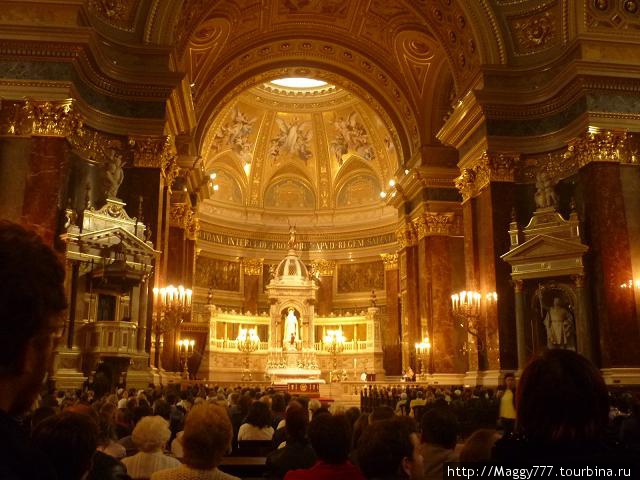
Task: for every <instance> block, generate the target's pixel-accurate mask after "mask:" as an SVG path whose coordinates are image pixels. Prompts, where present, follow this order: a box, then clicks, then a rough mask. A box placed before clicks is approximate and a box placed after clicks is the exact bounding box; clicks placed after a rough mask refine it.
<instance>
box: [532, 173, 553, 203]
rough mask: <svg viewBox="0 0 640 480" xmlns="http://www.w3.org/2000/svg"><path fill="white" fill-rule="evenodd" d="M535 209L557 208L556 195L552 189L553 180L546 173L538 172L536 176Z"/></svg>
mask: <svg viewBox="0 0 640 480" xmlns="http://www.w3.org/2000/svg"><path fill="white" fill-rule="evenodd" d="M535 200H536V207H538V208H557V207H558V195H557V194H556V192H555V189H554V182H553V179H552V178H551V177H550V176H549V174H548V173H546V172H539V173H538V175H536V194H535Z"/></svg>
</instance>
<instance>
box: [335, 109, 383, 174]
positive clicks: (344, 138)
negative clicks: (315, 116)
mask: <svg viewBox="0 0 640 480" xmlns="http://www.w3.org/2000/svg"><path fill="white" fill-rule="evenodd" d="M333 126H334V128H335V129H336V132H337V134H336V136H335V138H334V139H333V140H332V141H331V149H332V150H333V153H334V155H335V157H336V160H337V161H338V165H342V162H343V161H344V159H343V158H342V157H343V155H345V154H346V153H348V152H349V151H353V152H355V153H357V154H358V155H359V156H360V157H362V158H364V159H365V160H373V159H374V158H375V150H374V149H373V147H372V146H371V144H370V143H369V135H368V134H367V131H366V130H365V128H364V126H363V125H362V123H360V122H359V121H358V114H357V113H356V112H352V113H350V114H349V116H348V117H344V116H340V117H335V118H334V120H333Z"/></svg>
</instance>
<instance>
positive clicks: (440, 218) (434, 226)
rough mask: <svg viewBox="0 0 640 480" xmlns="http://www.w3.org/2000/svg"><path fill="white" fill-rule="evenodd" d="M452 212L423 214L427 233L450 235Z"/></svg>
mask: <svg viewBox="0 0 640 480" xmlns="http://www.w3.org/2000/svg"><path fill="white" fill-rule="evenodd" d="M453 218H454V214H453V212H447V213H435V212H429V213H427V214H425V215H424V220H425V225H426V227H427V228H426V230H427V235H451V233H452V227H453Z"/></svg>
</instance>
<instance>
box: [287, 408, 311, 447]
mask: <svg viewBox="0 0 640 480" xmlns="http://www.w3.org/2000/svg"><path fill="white" fill-rule="evenodd" d="M284 418H285V428H286V431H287V436H288V438H290V439H292V440H297V441H302V440H304V438H305V437H306V435H307V426H308V425H309V415H308V414H307V411H306V410H305V409H304V408H302V406H301V405H300V404H299V403H298V402H291V403H290V404H289V407H288V408H287V411H286V413H285V415H284Z"/></svg>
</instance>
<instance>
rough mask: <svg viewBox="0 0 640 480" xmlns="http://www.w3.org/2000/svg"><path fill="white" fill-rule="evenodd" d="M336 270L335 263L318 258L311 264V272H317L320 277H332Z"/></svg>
mask: <svg viewBox="0 0 640 480" xmlns="http://www.w3.org/2000/svg"><path fill="white" fill-rule="evenodd" d="M335 270H336V262H334V261H333V260H325V259H324V258H318V259H316V260H313V261H312V262H311V271H312V272H314V273H315V272H318V275H320V276H321V277H332V276H333V275H334V273H335Z"/></svg>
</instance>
